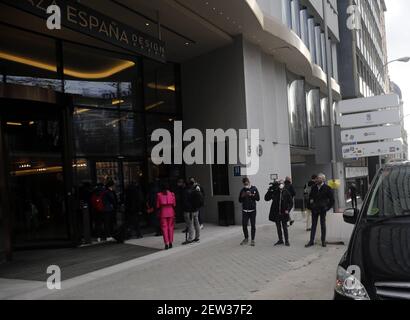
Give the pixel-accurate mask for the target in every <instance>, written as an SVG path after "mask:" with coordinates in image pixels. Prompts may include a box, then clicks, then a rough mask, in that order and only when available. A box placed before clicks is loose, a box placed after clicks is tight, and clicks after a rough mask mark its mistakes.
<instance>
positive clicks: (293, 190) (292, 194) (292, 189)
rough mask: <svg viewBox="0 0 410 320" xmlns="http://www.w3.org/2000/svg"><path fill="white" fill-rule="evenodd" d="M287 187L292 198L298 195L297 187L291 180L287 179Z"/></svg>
mask: <svg viewBox="0 0 410 320" xmlns="http://www.w3.org/2000/svg"><path fill="white" fill-rule="evenodd" d="M285 188H286V190H288V192H289V194H290V196H291V197H292V198H294V197H296V191H295V188H294V187H293V184H292V183H290V182H289V181H285Z"/></svg>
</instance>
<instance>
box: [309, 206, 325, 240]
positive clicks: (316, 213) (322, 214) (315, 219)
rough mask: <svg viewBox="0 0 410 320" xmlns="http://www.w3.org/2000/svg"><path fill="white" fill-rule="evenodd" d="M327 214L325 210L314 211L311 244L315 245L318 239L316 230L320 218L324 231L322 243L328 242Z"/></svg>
mask: <svg viewBox="0 0 410 320" xmlns="http://www.w3.org/2000/svg"><path fill="white" fill-rule="evenodd" d="M326 214H327V211H326V209H325V208H322V209H313V210H312V231H311V232H310V242H311V243H314V242H315V238H316V229H317V224H318V221H319V217H320V227H321V231H322V242H326Z"/></svg>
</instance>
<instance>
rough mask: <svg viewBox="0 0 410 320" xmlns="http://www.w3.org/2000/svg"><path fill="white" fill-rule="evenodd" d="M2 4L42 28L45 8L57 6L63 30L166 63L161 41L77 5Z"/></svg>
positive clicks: (56, 0) (54, 1)
mask: <svg viewBox="0 0 410 320" xmlns="http://www.w3.org/2000/svg"><path fill="white" fill-rule="evenodd" d="M2 2H4V3H6V4H8V5H10V6H13V7H15V8H17V9H20V10H23V11H26V12H29V13H31V14H34V15H36V16H38V17H40V18H44V24H46V21H47V18H48V17H49V14H47V8H48V7H49V6H51V5H57V6H58V7H59V8H60V9H61V23H62V25H63V26H64V27H66V28H69V29H72V30H74V31H78V32H81V33H84V34H87V35H89V36H91V37H93V38H97V39H99V40H102V41H105V42H108V43H110V44H113V45H115V46H118V47H121V48H123V49H127V50H130V51H132V52H135V53H138V54H141V55H144V56H147V57H150V58H152V59H156V60H159V61H163V62H164V61H165V60H166V56H165V43H164V42H163V41H160V40H158V39H155V38H154V37H151V36H149V35H147V34H144V33H142V32H140V31H137V30H135V29H133V28H131V27H130V26H127V25H125V24H123V23H121V22H119V21H117V20H114V19H112V18H110V17H108V16H106V15H103V14H101V13H99V12H97V11H95V10H93V9H90V8H88V7H86V6H84V5H82V4H79V3H77V2H73V1H69V0H18V1H16V0H2Z"/></svg>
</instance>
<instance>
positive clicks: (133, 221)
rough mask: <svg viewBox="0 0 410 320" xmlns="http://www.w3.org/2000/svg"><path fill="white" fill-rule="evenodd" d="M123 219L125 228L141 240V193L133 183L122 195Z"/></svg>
mask: <svg viewBox="0 0 410 320" xmlns="http://www.w3.org/2000/svg"><path fill="white" fill-rule="evenodd" d="M124 204H125V219H126V223H127V226H128V227H130V228H131V229H133V230H134V232H135V236H136V237H137V239H141V238H142V237H143V236H142V232H141V227H140V220H141V215H142V204H143V201H142V191H141V188H140V186H139V184H137V183H136V182H135V181H132V182H131V183H130V184H129V185H128V186H127V188H126V189H125V193H124Z"/></svg>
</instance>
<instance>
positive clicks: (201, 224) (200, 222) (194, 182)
mask: <svg viewBox="0 0 410 320" xmlns="http://www.w3.org/2000/svg"><path fill="white" fill-rule="evenodd" d="M189 181H192V183H193V184H194V188H196V189H197V191H199V192H201V193H202V197H203V198H204V199H205V191H204V188H202V186H201V185H200V184H199V183H198V181H196V179H195V178H194V177H191V178H189ZM201 209H202V208H199V211H198V221H199V226H200V228H201V230H202V229H203V228H204V224H203V223H202V222H203V217H202V210H201Z"/></svg>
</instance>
